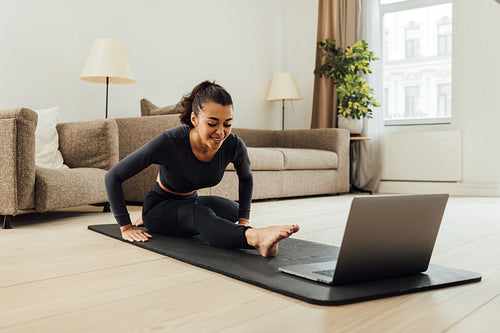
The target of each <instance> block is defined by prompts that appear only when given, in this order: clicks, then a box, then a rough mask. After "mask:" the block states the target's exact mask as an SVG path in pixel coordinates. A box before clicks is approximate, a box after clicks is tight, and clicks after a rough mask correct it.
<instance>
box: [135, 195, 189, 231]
mask: <svg viewBox="0 0 500 333" xmlns="http://www.w3.org/2000/svg"><path fill="white" fill-rule="evenodd" d="M193 205H194V200H189V201H188V200H176V199H172V198H166V197H165V196H163V195H161V194H159V193H157V192H155V191H151V192H149V193H148V195H147V196H146V198H145V199H144V203H143V207H142V219H143V223H144V226H145V227H146V228H147V229H148V231H150V232H155V233H160V234H165V235H171V236H190V235H194V234H197V232H196V231H194V230H186V229H185V228H181V226H180V223H179V222H180V221H179V216H178V215H179V213H180V212H182V211H185V210H186V209H183V207H186V206H187V207H190V208H188V210H190V211H192V210H193V209H192V206H193Z"/></svg>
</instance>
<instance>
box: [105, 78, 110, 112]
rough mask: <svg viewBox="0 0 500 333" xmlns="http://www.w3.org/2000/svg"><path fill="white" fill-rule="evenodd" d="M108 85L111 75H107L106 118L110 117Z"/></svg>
mask: <svg viewBox="0 0 500 333" xmlns="http://www.w3.org/2000/svg"><path fill="white" fill-rule="evenodd" d="M108 86H109V76H106V118H105V119H108Z"/></svg>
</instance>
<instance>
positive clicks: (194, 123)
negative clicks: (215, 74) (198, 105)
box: [191, 112, 198, 127]
mask: <svg viewBox="0 0 500 333" xmlns="http://www.w3.org/2000/svg"><path fill="white" fill-rule="evenodd" d="M191 124H193V126H194V127H196V126H198V118H197V117H196V115H195V114H194V112H191Z"/></svg>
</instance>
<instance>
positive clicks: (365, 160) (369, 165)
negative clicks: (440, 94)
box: [351, 0, 384, 192]
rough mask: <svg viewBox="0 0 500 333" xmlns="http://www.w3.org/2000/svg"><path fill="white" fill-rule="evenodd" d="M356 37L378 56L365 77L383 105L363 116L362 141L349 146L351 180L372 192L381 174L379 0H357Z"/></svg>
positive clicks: (381, 111)
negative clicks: (358, 0) (362, 40)
mask: <svg viewBox="0 0 500 333" xmlns="http://www.w3.org/2000/svg"><path fill="white" fill-rule="evenodd" d="M360 2H361V6H360V25H359V31H358V37H359V39H364V40H366V41H367V42H368V45H369V48H370V50H372V51H374V53H375V56H376V57H378V58H380V59H379V60H377V61H374V62H372V63H371V64H370V68H371V70H372V73H371V74H369V75H368V76H367V77H366V81H367V83H368V85H369V86H370V87H371V88H372V89H373V90H374V94H375V96H376V97H377V99H378V101H379V102H380V104H381V105H382V106H381V107H380V108H375V109H374V110H373V118H370V119H367V118H365V121H364V126H363V132H362V133H361V135H362V136H366V137H369V138H370V140H369V141H361V142H358V143H356V144H354V146H353V147H352V148H353V149H352V156H351V184H352V185H354V186H356V187H358V188H361V189H364V190H367V191H371V192H375V191H376V190H377V187H378V185H379V183H380V178H381V174H382V140H383V135H384V112H383V105H384V103H383V100H382V96H383V65H382V61H383V59H382V41H381V25H380V24H381V22H380V7H379V0H360Z"/></svg>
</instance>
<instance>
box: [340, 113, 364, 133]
mask: <svg viewBox="0 0 500 333" xmlns="http://www.w3.org/2000/svg"><path fill="white" fill-rule="evenodd" d="M337 119H338V127H339V128H344V129H346V130H349V132H351V134H361V131H362V130H363V118H361V119H353V118H350V117H349V118H346V117H344V116H342V115H339V116H338V118H337Z"/></svg>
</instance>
